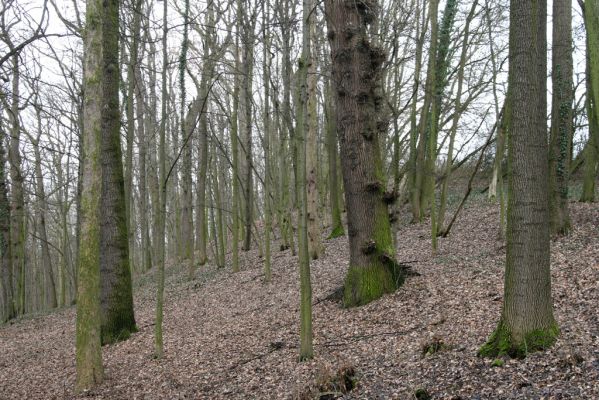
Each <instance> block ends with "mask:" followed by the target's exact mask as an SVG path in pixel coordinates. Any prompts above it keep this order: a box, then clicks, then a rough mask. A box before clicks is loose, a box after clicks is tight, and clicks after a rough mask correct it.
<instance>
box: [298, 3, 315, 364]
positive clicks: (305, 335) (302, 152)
mask: <svg viewBox="0 0 599 400" xmlns="http://www.w3.org/2000/svg"><path fill="white" fill-rule="evenodd" d="M311 10H312V1H311V0H303V16H302V21H303V24H302V28H303V29H302V56H301V58H300V60H299V66H298V76H299V90H300V96H299V100H300V102H299V107H298V111H299V113H298V118H297V127H296V130H295V135H294V136H295V140H296V142H295V146H296V149H297V166H296V167H297V175H296V183H295V187H296V193H297V198H298V203H297V211H298V241H297V242H298V250H299V254H298V255H299V273H300V360H308V359H311V358H312V357H314V348H313V345H312V284H311V280H310V255H309V244H308V193H307V181H306V178H307V176H306V134H308V131H309V129H310V120H309V111H308V104H309V94H308V70H309V60H310V53H311V52H310V47H311V43H310V40H311V38H310V36H311V30H310V18H311V16H310V14H311ZM312 18H314V16H312Z"/></svg>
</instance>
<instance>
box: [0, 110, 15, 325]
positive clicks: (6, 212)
mask: <svg viewBox="0 0 599 400" xmlns="http://www.w3.org/2000/svg"><path fill="white" fill-rule="evenodd" d="M1 128H2V122H0V131H1V132H2V133H4V131H3V129H1ZM5 166H6V151H5V150H4V141H3V140H0V279H2V282H1V283H2V299H1V300H2V306H3V308H2V310H0V322H5V321H7V320H9V319H11V318H14V317H15V316H16V308H15V299H14V286H13V270H12V256H11V245H10V221H11V218H10V202H9V200H8V184H7V182H6V170H5Z"/></svg>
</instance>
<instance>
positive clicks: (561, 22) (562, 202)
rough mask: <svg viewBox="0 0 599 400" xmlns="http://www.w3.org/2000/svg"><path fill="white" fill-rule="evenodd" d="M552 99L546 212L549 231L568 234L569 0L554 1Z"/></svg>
mask: <svg viewBox="0 0 599 400" xmlns="http://www.w3.org/2000/svg"><path fill="white" fill-rule="evenodd" d="M552 60H553V61H552V74H551V81H552V86H553V100H552V105H551V138H550V144H549V189H550V193H549V212H550V217H551V224H550V226H551V232H552V233H554V234H562V235H563V234H567V233H568V231H569V230H570V227H571V221H570V212H569V210H568V183H569V172H570V153H571V148H570V143H571V140H572V139H571V138H572V134H573V131H574V126H573V125H574V124H573V122H574V120H573V109H572V105H573V102H574V89H573V88H574V83H573V69H574V66H573V59H572V2H571V1H568V0H553V51H552Z"/></svg>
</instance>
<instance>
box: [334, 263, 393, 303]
mask: <svg viewBox="0 0 599 400" xmlns="http://www.w3.org/2000/svg"><path fill="white" fill-rule="evenodd" d="M395 282H396V281H395V279H394V277H393V273H392V270H391V269H390V268H389V267H387V266H386V265H384V264H383V263H375V264H372V265H369V266H366V267H362V266H360V267H358V266H350V268H349V271H348V272H347V277H346V278H345V286H344V292H343V305H344V306H345V307H354V306H362V305H364V304H368V303H370V302H371V301H373V300H376V299H378V298H379V297H381V296H382V295H383V294H385V293H391V292H394V291H395V290H396V289H397V285H396V283H395Z"/></svg>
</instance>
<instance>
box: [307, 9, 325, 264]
mask: <svg viewBox="0 0 599 400" xmlns="http://www.w3.org/2000/svg"><path fill="white" fill-rule="evenodd" d="M315 20H316V16H315V15H312V17H311V18H310V20H309V21H308V29H309V30H310V32H309V34H310V37H316V21H315ZM307 57H308V58H307V59H305V62H307V63H308V65H307V68H308V70H307V96H308V98H307V104H306V107H307V108H306V110H307V112H308V114H307V115H306V118H307V119H308V130H307V131H306V132H305V136H306V179H307V182H306V185H307V193H308V194H307V196H308V197H307V201H308V204H307V210H308V215H307V218H308V249H309V253H310V258H311V259H313V260H316V259H318V258H319V257H320V256H321V255H322V253H324V247H323V245H322V239H321V237H320V236H321V233H320V217H319V215H318V187H317V179H318V171H317V166H318V159H317V158H318V154H317V153H318V142H317V141H318V115H317V108H318V104H317V98H316V86H317V85H318V75H317V74H318V72H317V66H316V63H317V57H315V56H314V54H313V52H312V50H310V53H309V54H308V55H307Z"/></svg>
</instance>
